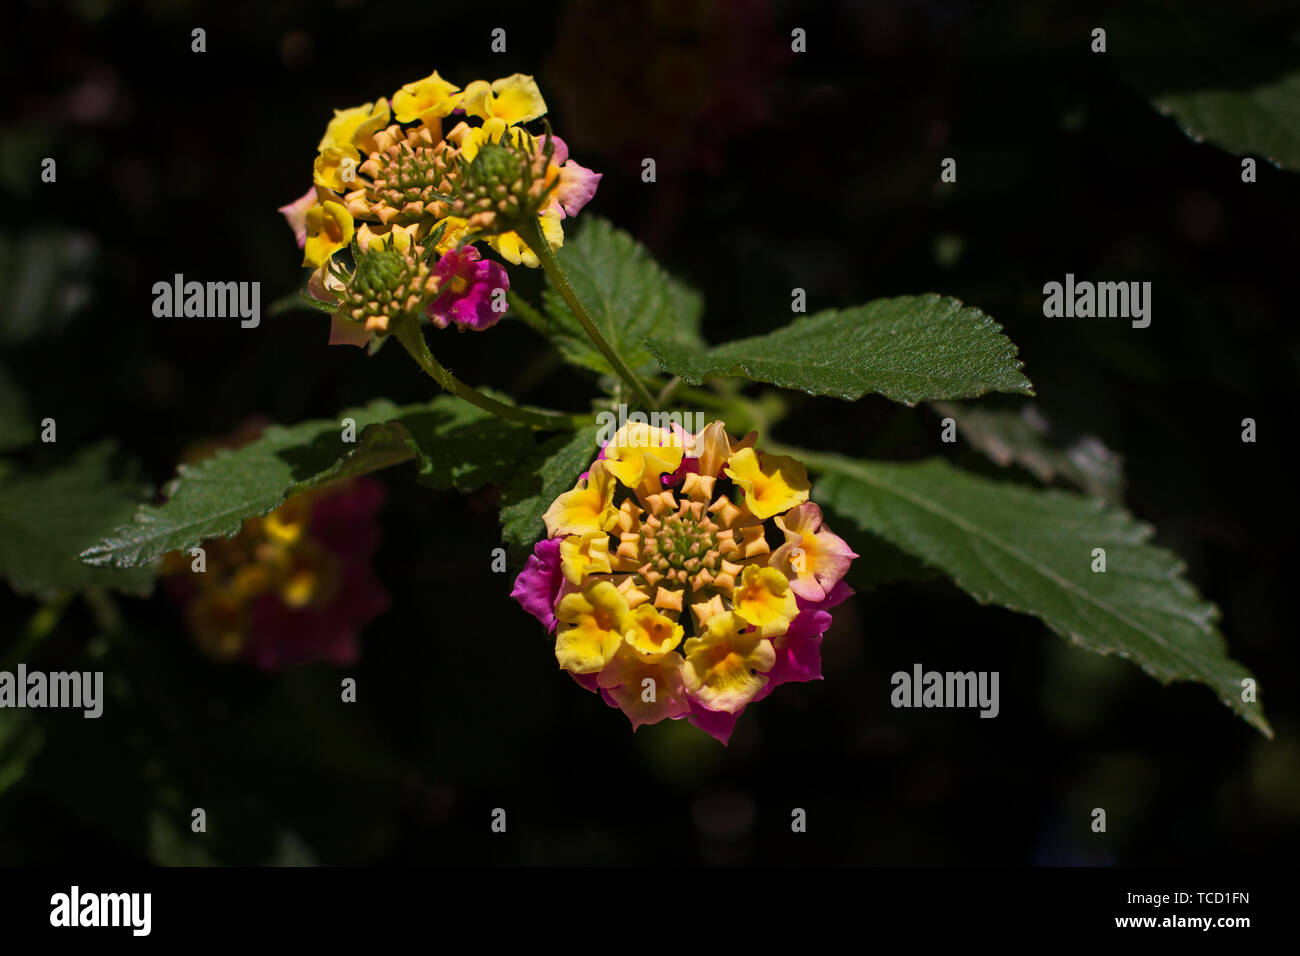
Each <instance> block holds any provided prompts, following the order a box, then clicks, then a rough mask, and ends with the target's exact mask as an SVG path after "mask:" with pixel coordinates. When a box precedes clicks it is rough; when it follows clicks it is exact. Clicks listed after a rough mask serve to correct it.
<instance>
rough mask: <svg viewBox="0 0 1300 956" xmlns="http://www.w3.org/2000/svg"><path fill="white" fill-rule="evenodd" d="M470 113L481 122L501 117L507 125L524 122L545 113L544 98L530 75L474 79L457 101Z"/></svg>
mask: <svg viewBox="0 0 1300 956" xmlns="http://www.w3.org/2000/svg"><path fill="white" fill-rule="evenodd" d="M460 105H461V106H462V107H463V108H464V110H465V112H466V113H468V114H469V115H470V116H477V117H478V118H479V119H481V120H483V121H484V123H485V124H486V122H487V121H488V120H493V119H497V120H501V121H503V122H504V123H506V124H507V125H511V126H513V125H514V124H515V123H527V122H528V121H529V120H535V119H537V118H538V117H539V116H542V115H544V114H545V113H546V101H545V100H543V99H542V93H541V91H540V90H539V89H538V88H537V83H536V82H535V81H534V80H533V78H532V77H531V76H525V75H524V74H522V73H515V74H514V75H512V76H507V77H504V78H503V79H500V80H495V81H493V82H492V83H491V84H490V85H489V84H488V82H487V80H475V81H474V82H473V83H471V84H470V85H469V86H467V87H465V92H464V94H463V98H462V100H461V104H460Z"/></svg>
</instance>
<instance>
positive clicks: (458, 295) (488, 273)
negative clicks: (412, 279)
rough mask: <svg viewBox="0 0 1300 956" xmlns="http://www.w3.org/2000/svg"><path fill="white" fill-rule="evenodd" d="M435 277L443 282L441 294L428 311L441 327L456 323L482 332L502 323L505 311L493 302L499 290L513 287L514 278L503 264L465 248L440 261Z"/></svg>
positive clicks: (461, 326)
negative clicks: (511, 284) (512, 278)
mask: <svg viewBox="0 0 1300 956" xmlns="http://www.w3.org/2000/svg"><path fill="white" fill-rule="evenodd" d="M433 274H434V275H435V276H437V277H438V279H439V280H440V282H439V286H438V287H439V289H440V290H441V292H440V294H439V295H438V297H437V298H436V299H434V300H433V302H431V303H430V304H429V307H428V308H427V309H426V310H425V312H426V313H427V314H428V316H429V318H430V319H431V320H432V321H433V324H434V325H436V326H438V328H440V329H445V328H446V327H447V326H448V325H450V324H451V323H452V322H455V323H456V325H457V326H459V327H460V328H462V329H473V330H474V331H476V332H481V331H483V330H484V329H487V328H491V327H492V326H494V325H496V324H497V322H499V321H500V320H501V316H502V315H503V314H504V312H498V311H496V310H495V309H494V308H493V307H492V306H493V300H494V299H495V298H497V290H498V289H499V290H501V292H504V291H505V290H506V289H509V288H510V278H509V276H507V274H506V270H505V267H504V266H502V265H501V264H500V263H499V262H493V261H491V260H490V259H481V258H480V257H479V252H478V249H476V248H475V247H474V246H464V247H462V248H460V249H452V250H451V251H450V252H448V253H447V254H446V255H445V256H443V257H442V258H441V259H439V260H438V264H437V265H436V266H434V267H433Z"/></svg>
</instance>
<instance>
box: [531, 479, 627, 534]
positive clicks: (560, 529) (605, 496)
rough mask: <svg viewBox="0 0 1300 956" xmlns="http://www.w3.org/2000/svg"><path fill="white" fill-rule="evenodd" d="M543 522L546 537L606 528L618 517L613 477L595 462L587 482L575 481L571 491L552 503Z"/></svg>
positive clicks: (605, 529) (612, 524) (584, 532)
mask: <svg viewBox="0 0 1300 956" xmlns="http://www.w3.org/2000/svg"><path fill="white" fill-rule="evenodd" d="M542 520H543V521H545V522H546V531H547V537H551V538H554V537H555V536H556V535H557V534H587V533H588V532H591V531H608V530H609V529H610V528H612V527H613V526H614V522H616V521H617V520H618V510H617V509H616V508H615V507H614V478H613V476H612V475H610V473H609V472H608V471H607V470H606V467H605V463H604V462H603V461H598V462H596V463H595V464H593V465H592V466H591V471H590V473H589V474H588V475H587V479H586V481H585V482H584V481H582V480H581V479H579V480H578V484H577V485H576V486H575V487H574V489H573V490H572V491H566V492H565V493H564V494H562V495H560V496H559V497H558V498H556V499H555V501H553V502H552V503H551V506H550V507H549V508H547V509H546V514H544V515H542Z"/></svg>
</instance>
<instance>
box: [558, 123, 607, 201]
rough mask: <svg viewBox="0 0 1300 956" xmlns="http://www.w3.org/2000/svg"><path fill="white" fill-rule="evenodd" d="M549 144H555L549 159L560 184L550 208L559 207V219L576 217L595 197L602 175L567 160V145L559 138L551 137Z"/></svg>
mask: <svg viewBox="0 0 1300 956" xmlns="http://www.w3.org/2000/svg"><path fill="white" fill-rule="evenodd" d="M551 142H552V143H554V144H555V155H554V156H553V157H551V162H552V163H553V164H554V165H555V166H557V167H559V170H560V182H559V185H557V186H556V187H555V201H554V202H553V203H552V208H554V207H555V206H558V207H559V210H560V218H561V219H563V218H564V217H565V216H576V215H577V214H578V210H579V209H581V208H582V207H583V206H585V205H587V203H589V202H590V201H591V197H592V196H594V195H596V187H597V186H599V185H600V177H601V175H602V174H601V173H594V172H592V171H591V170H590V169H588V168H587V167H586V166H580V165H578V163H577V162H575V161H574V160H572V159H569V147H568V144H566V143H565V142H564V140H562V139H560V137H558V136H552V137H551Z"/></svg>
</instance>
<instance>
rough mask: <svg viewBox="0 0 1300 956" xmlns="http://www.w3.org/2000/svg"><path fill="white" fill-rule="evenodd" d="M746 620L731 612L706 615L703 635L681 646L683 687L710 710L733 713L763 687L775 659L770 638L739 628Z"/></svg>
mask: <svg viewBox="0 0 1300 956" xmlns="http://www.w3.org/2000/svg"><path fill="white" fill-rule="evenodd" d="M744 625H745V622H744V621H743V620H742V619H741V618H739V617H737V616H736V615H735V614H734V613H732V614H716V615H714V616H713V617H711V618H709V625H708V628H707V629H706V630H705V632H704V636H703V637H692V638H691V639H690V640H688V641H687V642H686V645H685V647H684V648H683V649H684V650H685V651H686V663H685V664H683V665H682V680H683V681H684V682H685V683H686V689H687V690H688V691H689V692H690V693H691V694H693V695H694V696H695V697H697V698H699V701H700V703H702V704H703V705H704V706H705V707H707V708H709V709H710V710H720V711H724V712H726V713H728V714H734V713H736V712H737V711H738V710H740V709H741V708H743V707H744V706H745V705H746V704H748V703H749V702H750V701H751V700H753V699H754V695H755V694H757V693H758V692H759V691H760V690H762V689H763V685H764V684H766V683H767V678H766V677H763V676H761V674H760V672H767V671H770V670H771V669H772V666H773V665H774V664H775V663H776V650H775V648H773V647H772V642H771V641H769V640H767V639H766V638H764V637H763V636H762V635H760V634H758V633H757V632H756V631H752V630H751V631H747V632H743V633H742V631H741V628H742V627H744Z"/></svg>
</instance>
